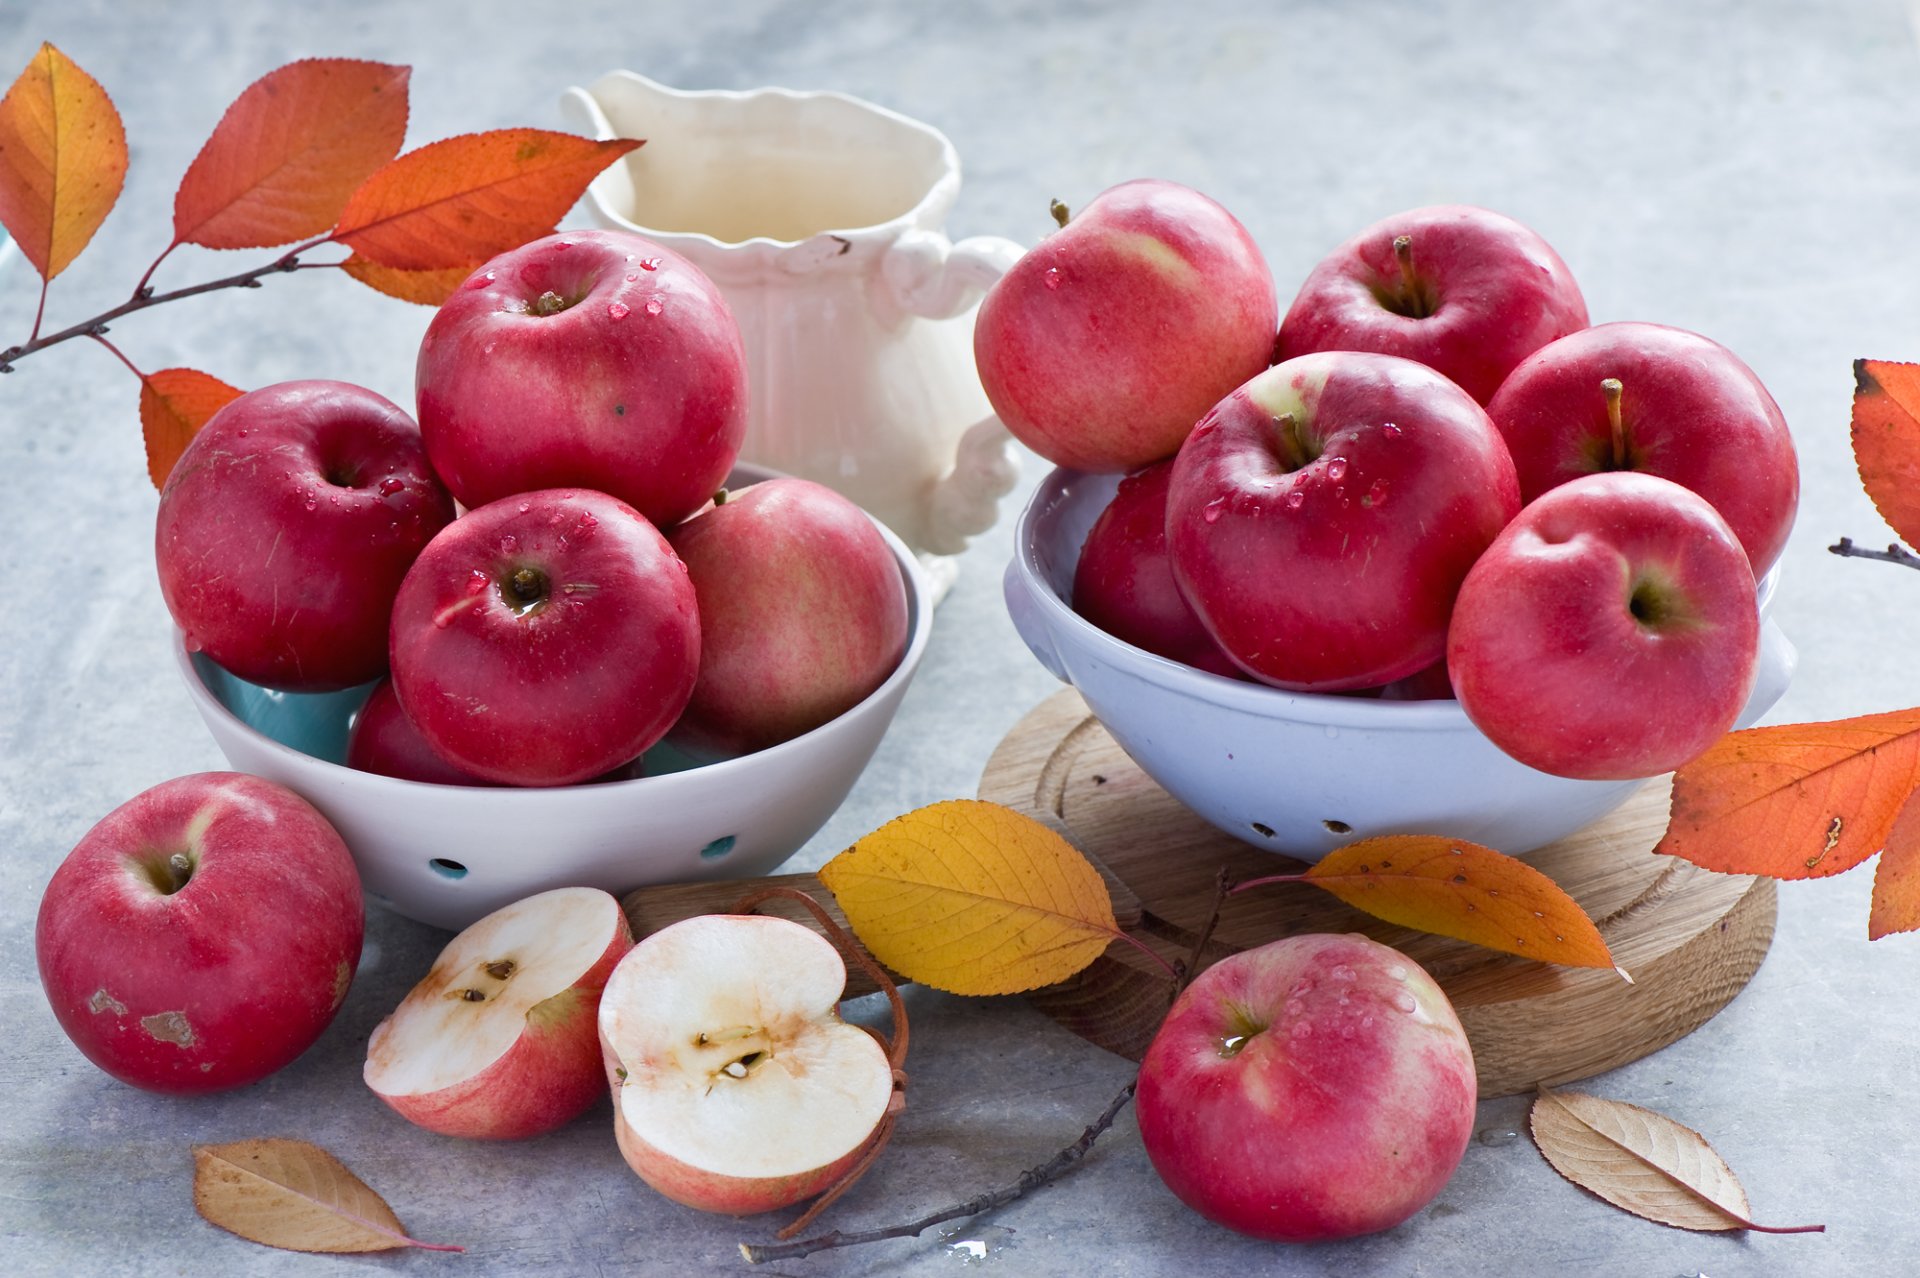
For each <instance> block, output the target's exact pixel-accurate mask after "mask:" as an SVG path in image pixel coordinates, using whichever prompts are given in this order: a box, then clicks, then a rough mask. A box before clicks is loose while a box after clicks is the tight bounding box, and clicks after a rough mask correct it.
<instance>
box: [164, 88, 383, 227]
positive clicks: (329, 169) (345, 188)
mask: <svg viewBox="0 0 1920 1278" xmlns="http://www.w3.org/2000/svg"><path fill="white" fill-rule="evenodd" d="M408 75H409V69H408V68H406V67H402V66H389V65H388V64H386V63H383V62H360V61H355V60H352V59H348V58H307V59H304V60H302V61H299V62H292V63H289V64H287V65H286V66H283V67H281V68H279V69H278V70H276V71H270V72H268V73H267V74H266V75H264V76H262V77H260V78H259V79H258V80H255V81H254V82H253V83H252V84H250V85H248V86H247V88H246V91H245V92H243V93H241V95H240V96H239V97H238V98H236V99H235V100H234V103H233V105H232V106H230V107H228V108H227V112H226V114H225V115H223V116H221V117H220V123H219V125H218V127H216V128H215V129H214V131H213V136H212V137H210V138H208V139H207V144H206V145H205V146H203V147H201V148H200V154H199V155H197V156H195V157H194V159H193V163H192V164H191V165H189V166H188V168H187V175H186V176H185V177H183V178H181V179H180V189H179V191H178V192H176V193H175V195H174V198H173V235H174V240H175V242H177V243H181V244H199V245H203V246H205V247H206V248H216V249H238V248H270V247H272V246H274V245H276V244H287V243H291V242H292V241H294V240H298V239H304V238H306V237H307V236H310V235H318V234H320V232H322V231H324V230H326V229H327V228H328V227H330V226H332V225H333V224H334V220H335V219H336V218H338V217H339V216H340V211H341V210H342V209H344V208H345V207H346V206H347V199H348V197H350V196H351V195H352V194H353V193H354V191H355V190H357V189H358V188H359V186H360V184H361V183H363V182H365V181H366V180H367V179H368V178H369V177H371V176H372V175H373V174H374V173H375V172H376V171H377V170H378V169H379V168H380V166H381V165H383V164H385V163H387V161H389V160H391V159H393V157H394V156H395V155H398V154H399V152H400V143H401V141H402V140H403V139H404V138H405V137H406V133H407V77H408Z"/></svg>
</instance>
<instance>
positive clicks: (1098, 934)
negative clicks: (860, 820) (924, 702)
mask: <svg viewBox="0 0 1920 1278" xmlns="http://www.w3.org/2000/svg"><path fill="white" fill-rule="evenodd" d="M820 881H821V882H822V883H825V884H826V885H827V888H828V889H829V890H830V891H832V893H833V895H834V897H835V899H836V900H838V901H839V903H840V908H841V910H842V911H843V912H845V914H846V916H847V922H848V923H849V924H850V925H851V926H852V928H853V931H854V934H855V935H856V936H858V937H859V938H860V940H861V941H862V942H863V943H865V945H866V947H867V948H868V949H869V950H871V951H873V955H874V957H875V958H877V959H879V960H880V961H881V962H882V963H884V964H886V965H887V966H888V967H890V968H892V969H893V970H894V971H896V972H898V973H900V974H901V975H902V976H905V977H906V978H907V979H908V980H911V981H918V982H919V983H921V984H922V985H931V986H933V987H934V988H935V989H941V990H946V991H948V992H949V993H953V994H1018V993H1020V992H1022V991H1024V990H1030V989H1035V988H1037V987H1039V986H1042V985H1051V984H1053V983H1054V982H1055V981H1063V980H1065V979H1066V978H1068V977H1069V976H1072V975H1073V974H1074V973H1076V972H1078V971H1080V969H1082V968H1084V967H1086V966H1087V964H1089V963H1091V962H1093V960H1094V959H1096V958H1098V957H1099V956H1100V954H1101V952H1102V951H1104V950H1105V949H1106V948H1107V945H1108V944H1109V943H1110V942H1112V941H1113V940H1114V939H1116V938H1117V937H1119V936H1120V930H1119V927H1118V925H1117V924H1116V923H1115V921H1114V917H1113V902H1112V900H1111V898H1109V897H1108V895H1107V885H1106V883H1105V882H1104V881H1102V879H1101V878H1100V873H1099V871H1097V870H1095V869H1094V868H1093V865H1092V864H1091V863H1090V862H1089V861H1088V860H1087V859H1086V858H1085V857H1084V856H1081V855H1080V853H1079V852H1077V851H1076V850H1075V849H1074V848H1073V846H1072V845H1071V844H1069V843H1068V842H1067V841H1066V840H1065V839H1063V838H1061V837H1060V836H1059V835H1058V834H1056V833H1054V832H1053V831H1052V830H1050V829H1048V828H1047V827H1046V826H1044V825H1042V824H1040V823H1039V822H1038V821H1035V820H1033V819H1032V818H1031V817H1027V816H1022V815H1021V814H1020V813H1018V812H1015V811H1013V810H1012V809H1011V808H1005V807H1002V806H1000V805H999V804H997V803H986V802H983V801H981V800H978V799H953V800H949V801H948V802H945V803H935V804H933V805H931V806H929V807H924V808H920V809H919V810H917V811H914V812H909V813H907V815H905V816H903V817H897V818H895V819H894V820H892V821H889V822H888V823H887V824H886V825H883V826H881V827H880V828H879V829H878V830H875V831H874V832H873V833H872V834H869V835H868V836H867V837H866V838H864V839H861V840H860V841H859V842H858V843H856V844H854V845H853V846H852V847H850V848H848V849H847V850H846V851H844V852H842V853H841V854H840V855H838V856H836V857H834V858H833V860H831V861H829V862H827V864H826V865H825V866H823V867H821V870H820Z"/></svg>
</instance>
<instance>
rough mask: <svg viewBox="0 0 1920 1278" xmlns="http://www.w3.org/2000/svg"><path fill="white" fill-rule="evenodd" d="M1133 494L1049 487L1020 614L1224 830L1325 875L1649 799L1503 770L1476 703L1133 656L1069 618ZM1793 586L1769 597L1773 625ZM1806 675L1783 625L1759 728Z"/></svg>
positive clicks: (1064, 483) (1549, 834)
mask: <svg viewBox="0 0 1920 1278" xmlns="http://www.w3.org/2000/svg"><path fill="white" fill-rule="evenodd" d="M1119 480H1120V477H1119V476H1117V475H1089V474H1082V473H1080V472H1077V471H1071V470H1055V471H1054V472H1053V473H1052V474H1051V475H1049V476H1047V478H1046V479H1045V480H1043V481H1042V482H1041V484H1040V487H1039V489H1038V490H1037V491H1036V492H1035V493H1034V495H1033V499H1032V501H1031V502H1029V503H1028V505H1027V508H1026V510H1025V511H1024V512H1023V513H1022V515H1021V517H1020V524H1019V527H1018V529H1017V531H1016V534H1015V536H1016V540H1015V548H1014V557H1013V562H1012V563H1010V564H1009V565H1008V566H1007V573H1006V581H1005V588H1006V599H1007V609H1008V611H1009V612H1010V613H1011V614H1012V617H1013V622H1014V627H1015V628H1016V629H1017V630H1018V631H1019V632H1020V637H1021V638H1022V639H1024V640H1025V641H1026V644H1027V647H1029V648H1031V649H1032V650H1033V654H1034V656H1036V657H1038V658H1039V659H1040V662H1041V664H1042V665H1044V666H1046V667H1047V669H1048V670H1050V671H1052V672H1053V673H1054V675H1055V676H1057V677H1058V678H1060V679H1062V680H1064V681H1065V682H1067V683H1070V684H1072V685H1073V686H1074V687H1075V688H1076V689H1078V690H1079V692H1080V695H1081V696H1082V697H1084V698H1085V699H1086V702H1087V705H1088V706H1089V707H1090V708H1091V709H1092V711H1093V713H1094V715H1095V716H1096V717H1098V718H1099V720H1100V722H1101V724H1102V725H1103V726H1104V727H1105V728H1106V729H1107V731H1108V732H1110V733H1112V734H1113V738H1114V740H1115V741H1117V742H1118V743H1119V745H1120V747H1121V749H1123V750H1125V751H1126V752H1127V754H1128V756H1129V757H1131V758H1132V759H1133V761H1134V762H1135V763H1137V764H1139V765H1140V767H1141V768H1142V769H1143V770H1144V771H1145V772H1146V773H1147V775H1149V776H1151V777H1152V778H1153V779H1154V780H1155V781H1157V782H1159V783H1160V784H1161V785H1162V786H1164V787H1165V788H1166V789H1167V791H1168V792H1169V793H1171V794H1172V795H1173V796H1174V797H1175V798H1177V799H1179V800H1180V801H1181V802H1182V803H1184V804H1186V805H1187V806H1188V807H1190V808H1192V809H1193V810H1194V811H1195V812H1197V813H1199V814H1200V815H1201V816H1202V817H1204V818H1206V819H1207V820H1208V821H1209V822H1211V823H1212V824H1214V825H1215V826H1218V827H1219V828H1220V829H1221V830H1224V831H1226V832H1227V833H1228V834H1231V835H1234V836H1235V837H1237V838H1240V839H1243V840H1245V841H1246V842H1248V843H1251V844H1253V845H1255V846H1256V847H1264V848H1269V849H1272V850H1274V851H1276V852H1285V853H1287V854H1289V855H1291V856H1295V857H1299V858H1301V859H1303V860H1308V861H1312V860H1317V859H1319V858H1320V857H1322V856H1324V855H1326V854H1327V853H1328V852H1330V851H1332V850H1333V849H1335V848H1337V847H1339V846H1341V845H1342V844H1345V843H1350V842H1352V841H1353V840H1355V839H1361V838H1367V837H1369V836H1372V835H1379V834H1442V835H1446V836H1448V837H1451V838H1457V839H1466V840H1471V841H1472V842H1475V843H1484V844H1486V845H1488V846H1489V847H1494V848H1498V849H1500V850H1501V851H1503V852H1509V853H1515V854H1518V853H1521V852H1528V851H1531V850H1533V849H1534V848H1537V847H1541V846H1543V845H1545V844H1548V843H1551V842H1553V841H1554V840H1555V839H1558V838H1561V837H1563V836H1565V835H1568V834H1571V833H1573V832H1574V831H1575V830H1578V829H1580V828H1581V827H1583V826H1585V825H1588V824H1590V823H1592V822H1593V821H1595V820H1597V819H1599V818H1600V817H1601V816H1604V815H1605V814H1606V813H1608V812H1610V811H1612V810H1613V809H1614V808H1615V807H1617V806H1619V804H1621V803H1622V802H1624V801H1625V800H1626V798H1627V796H1628V795H1629V794H1631V793H1632V792H1633V791H1634V789H1635V788H1636V787H1637V786H1639V785H1640V784H1641V783H1640V782H1638V781H1576V780H1570V779H1568V778H1565V777H1556V776H1549V775H1548V774H1546V773H1544V772H1537V771H1535V770H1534V769H1532V768H1529V767H1527V766H1526V765H1525V764H1522V763H1519V762H1517V761H1515V760H1514V759H1512V758H1510V757H1508V756H1507V755H1505V754H1503V753H1501V751H1500V750H1499V749H1498V748H1496V747H1495V746H1494V745H1493V743H1492V742H1490V741H1488V740H1487V738H1486V737H1485V736H1484V735H1482V733H1481V732H1480V730H1479V729H1477V728H1475V727H1474V726H1473V724H1472V723H1471V722H1470V721H1469V720H1468V719H1467V716H1466V714H1465V712H1464V711H1462V710H1461V709H1460V706H1459V703H1458V702H1454V701H1395V702H1389V701H1372V700H1367V699H1365V698H1358V697H1337V696H1325V695H1314V694H1308V693H1291V692H1283V691H1281V690H1279V689H1277V688H1270V687H1266V686H1264V685H1260V684H1254V683H1247V682H1241V681H1238V680H1233V679H1226V678H1222V677H1220V676H1218V675H1211V674H1207V673H1205V672H1203V671H1200V670H1195V669H1193V668H1191V667H1189V666H1184V665H1181V664H1180V663H1178V662H1175V661H1169V660H1167V659H1165V658H1163V657H1156V656H1154V655H1153V654H1152V653H1149V652H1144V651H1142V650H1141V649H1139V648H1135V647H1133V646H1132V645H1131V644H1127V643H1123V642H1121V641H1120V640H1118V639H1115V638H1114V637H1113V636H1111V635H1109V634H1107V633H1106V632H1104V631H1102V630H1100V629H1099V628H1098V627H1096V626H1094V625H1093V624H1092V623H1090V622H1088V621H1086V620H1084V619H1083V618H1081V617H1080V616H1079V615H1078V614H1077V613H1075V612H1074V611H1073V609H1072V607H1071V606H1070V602H1069V601H1070V600H1071V599H1072V597H1073V573H1074V568H1075V566H1076V564H1078V562H1079V558H1080V547H1081V544H1082V543H1083V542H1085V540H1086V537H1087V532H1088V530H1089V529H1091V528H1092V526H1093V523H1094V520H1095V519H1097V518H1098V517H1099V515H1100V512H1101V511H1102V510H1104V509H1105V508H1106V505H1107V503H1108V502H1109V501H1110V500H1111V499H1112V497H1113V492H1114V489H1115V488H1116V487H1117V486H1118V484H1119ZM1776 575H1777V574H1775V573H1769V574H1768V576H1767V578H1766V580H1764V581H1763V582H1762V583H1761V586H1760V594H1759V606H1760V610H1761V615H1762V617H1763V618H1764V617H1765V616H1766V614H1767V612H1768V611H1769V604H1770V603H1771V600H1772V596H1773V588H1774V583H1775V577H1776ZM1795 659H1796V657H1795V653H1794V649H1793V645H1792V644H1791V643H1789V642H1788V641H1787V638H1786V636H1785V635H1784V634H1782V633H1781V632H1780V628H1779V627H1778V626H1777V625H1775V624H1774V623H1773V622H1772V621H1771V620H1768V621H1766V622H1765V625H1764V626H1763V628H1762V632H1761V650H1760V672H1759V677H1758V679H1757V680H1756V683H1755V687H1754V691H1753V695H1752V696H1751V697H1750V698H1749V699H1748V702H1747V707H1746V710H1745V711H1744V713H1743V714H1742V716H1741V725H1742V726H1745V725H1748V724H1751V723H1752V722H1753V721H1754V720H1756V719H1758V718H1759V717H1760V716H1761V715H1762V714H1764V713H1766V711H1767V710H1768V709H1769V708H1770V707H1772V705H1773V704H1774V702H1776V701H1778V700H1779V699H1780V696H1781V694H1782V693H1784V692H1785V691H1786V688H1787V683H1788V681H1789V680H1790V679H1791V678H1792V675H1793V667H1794V663H1795Z"/></svg>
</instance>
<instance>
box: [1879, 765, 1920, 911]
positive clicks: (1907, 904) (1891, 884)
mask: <svg viewBox="0 0 1920 1278" xmlns="http://www.w3.org/2000/svg"><path fill="white" fill-rule="evenodd" d="M1916 928H1920V800H1916V799H1915V798H1913V797H1911V796H1910V797H1909V798H1908V799H1907V801H1906V802H1905V803H1903V804H1901V805H1900V815H1899V816H1897V817H1895V818H1894V820H1893V829H1891V830H1889V831H1888V832H1887V840H1886V847H1885V849H1884V850H1883V851H1882V852H1881V853H1880V864H1879V865H1878V866H1876V867H1875V869H1874V872H1873V906H1872V908H1871V909H1870V910H1868V912H1867V939H1868V940H1870V941H1877V940H1879V939H1880V938H1881V937H1883V936H1892V935H1893V934H1894V933H1895V932H1911V931H1913V930H1914V929H1916Z"/></svg>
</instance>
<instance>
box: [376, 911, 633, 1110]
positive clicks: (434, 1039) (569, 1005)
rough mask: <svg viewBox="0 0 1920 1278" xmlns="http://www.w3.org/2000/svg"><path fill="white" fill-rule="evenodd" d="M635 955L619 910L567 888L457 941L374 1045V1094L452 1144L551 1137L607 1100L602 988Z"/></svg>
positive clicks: (383, 1025) (489, 919)
mask: <svg viewBox="0 0 1920 1278" xmlns="http://www.w3.org/2000/svg"><path fill="white" fill-rule="evenodd" d="M632 946H633V934H632V933H631V932H630V931H629V930H628V928H627V920H626V916H625V915H624V914H623V913H622V912H621V910H620V903H619V902H618V901H616V900H614V899H613V897H612V896H610V895H609V894H607V893H605V892H602V891H600V890H599V889H598V888H579V887H575V888H556V889H554V890H553V891H550V892H541V893H538V894H536V895H534V896H530V897H527V898H526V899H524V900H521V901H516V902H514V903H513V904H512V905H508V906H505V907H503V908H501V909H498V910H495V911H494V912H493V913H492V914H489V915H487V916H486V917H485V918H483V919H481V920H480V921H479V922H477V923H475V924H473V926H471V927H469V928H468V929H467V930H466V931H464V932H462V933H460V935H458V936H456V937H454V938H453V940H452V941H450V942H448V944H447V948H446V949H444V950H442V951H441V952H440V957H439V958H438V959H436V960H435V961H434V964H433V969H432V970H431V971H430V972H428V973H427V976H426V979H425V980H423V981H421V982H420V983H419V984H418V985H416V986H414V987H413V991H412V993H410V994H408V995H407V997H406V998H405V999H404V1000H403V1001H402V1002H401V1004H400V1006H399V1007H397V1008H395V1009H394V1012H393V1014H392V1015H391V1016H389V1017H387V1019H386V1020H384V1021H382V1022H380V1024H379V1026H378V1027H376V1028H375V1029H374V1031H373V1037H372V1038H371V1039H370V1040H369V1041H368V1043H367V1066H366V1075H365V1076H366V1080H367V1086H368V1087H370V1088H372V1089H373V1092H374V1094H375V1095H377V1096H379V1097H380V1099H381V1100H383V1101H385V1102H386V1103H387V1104H388V1105H391V1106H392V1107H393V1108H394V1109H395V1110H396V1111H397V1112H399V1113H400V1114H401V1115H402V1116H403V1117H405V1118H406V1119H408V1120H409V1121H411V1122H414V1123H417V1124H419V1125H420V1126H422V1127H425V1128H427V1129H428V1130H429V1131H435V1132H440V1133H441V1134H443V1135H447V1136H467V1137H476V1138H487V1139H516V1138H519V1137H523V1136H536V1135H538V1134H540V1133H541V1132H546V1131H551V1130H552V1129H554V1128H556V1127H558V1126H560V1125H561V1124H562V1123H565V1122H567V1121H568V1120H569V1119H572V1118H575V1117H577V1116H579V1115H580V1114H581V1113H582V1112H584V1111H585V1110H586V1109H587V1108H588V1107H589V1106H591V1105H592V1104H593V1102H594V1101H595V1100H596V1099H597V1098H598V1097H599V1095H600V1090H601V1088H602V1087H603V1086H604V1084H603V1082H602V1081H601V1078H602V1076H601V1072H600V1052H599V1046H598V1037H597V1029H596V1025H597V1021H596V1013H597V1012H598V1010H599V1005H600V997H601V990H602V989H603V988H604V987H605V985H606V983H607V978H608V975H609V974H610V973H611V972H612V971H613V970H614V966H615V965H616V964H617V963H618V962H619V961H620V957H621V956H622V955H623V954H625V953H626V952H627V951H628V950H629V949H631V948H632Z"/></svg>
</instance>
